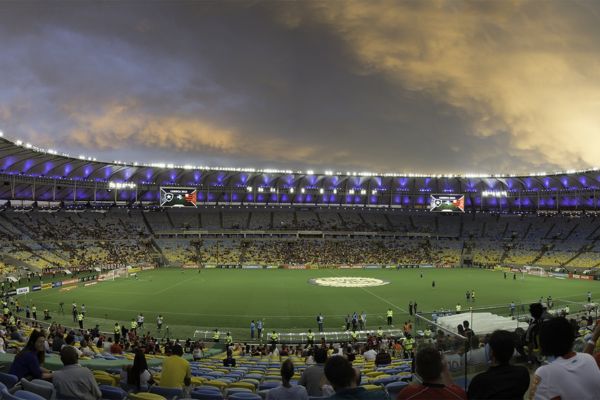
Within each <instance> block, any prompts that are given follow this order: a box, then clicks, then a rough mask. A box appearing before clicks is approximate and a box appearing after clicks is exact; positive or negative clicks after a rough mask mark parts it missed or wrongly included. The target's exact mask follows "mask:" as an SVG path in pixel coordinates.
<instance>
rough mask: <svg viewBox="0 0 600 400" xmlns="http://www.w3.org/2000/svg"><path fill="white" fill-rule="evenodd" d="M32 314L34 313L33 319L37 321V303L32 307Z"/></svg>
mask: <svg viewBox="0 0 600 400" xmlns="http://www.w3.org/2000/svg"><path fill="white" fill-rule="evenodd" d="M31 315H33V319H35V320H36V321H37V307H36V306H35V304H34V305H33V307H31Z"/></svg>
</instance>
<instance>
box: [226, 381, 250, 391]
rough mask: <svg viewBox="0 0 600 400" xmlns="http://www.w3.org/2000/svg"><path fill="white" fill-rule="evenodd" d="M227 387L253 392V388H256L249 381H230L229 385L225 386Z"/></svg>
mask: <svg viewBox="0 0 600 400" xmlns="http://www.w3.org/2000/svg"><path fill="white" fill-rule="evenodd" d="M227 388H242V389H248V390H250V391H251V392H254V390H256V387H255V386H254V385H253V384H252V383H250V382H241V381H240V382H234V383H230V384H229V386H227Z"/></svg>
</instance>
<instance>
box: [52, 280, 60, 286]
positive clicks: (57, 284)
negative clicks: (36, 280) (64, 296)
mask: <svg viewBox="0 0 600 400" xmlns="http://www.w3.org/2000/svg"><path fill="white" fill-rule="evenodd" d="M61 286H62V282H61V281H58V282H53V283H52V287H61Z"/></svg>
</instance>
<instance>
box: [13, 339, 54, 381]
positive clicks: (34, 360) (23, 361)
mask: <svg viewBox="0 0 600 400" xmlns="http://www.w3.org/2000/svg"><path fill="white" fill-rule="evenodd" d="M45 342H46V337H45V336H44V334H43V333H41V332H40V331H38V330H35V329H34V330H33V331H31V335H30V336H29V340H28V341H27V344H26V345H25V347H23V349H22V350H21V351H20V352H19V353H17V355H16V356H15V359H14V360H13V363H12V364H11V366H10V370H9V373H11V374H13V375H15V376H16V377H17V378H19V379H21V378H27V379H52V372H50V371H49V370H47V369H45V368H43V367H42V365H43V364H44V360H45V357H46V353H45V351H44V343H45Z"/></svg>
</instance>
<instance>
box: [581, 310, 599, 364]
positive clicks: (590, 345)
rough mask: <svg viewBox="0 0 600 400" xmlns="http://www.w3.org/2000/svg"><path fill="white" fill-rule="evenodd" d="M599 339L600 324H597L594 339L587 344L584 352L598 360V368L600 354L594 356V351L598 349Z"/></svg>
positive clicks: (593, 334)
mask: <svg viewBox="0 0 600 400" xmlns="http://www.w3.org/2000/svg"><path fill="white" fill-rule="evenodd" d="M599 321H600V320H599ZM590 325H591V324H590ZM598 338H600V323H596V327H595V328H594V332H592V337H591V338H590V339H589V340H588V341H587V343H586V344H585V349H584V350H583V352H584V353H588V354H591V355H592V356H594V359H595V360H596V364H598V368H600V353H596V354H594V350H595V349H596V344H597V343H598Z"/></svg>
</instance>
